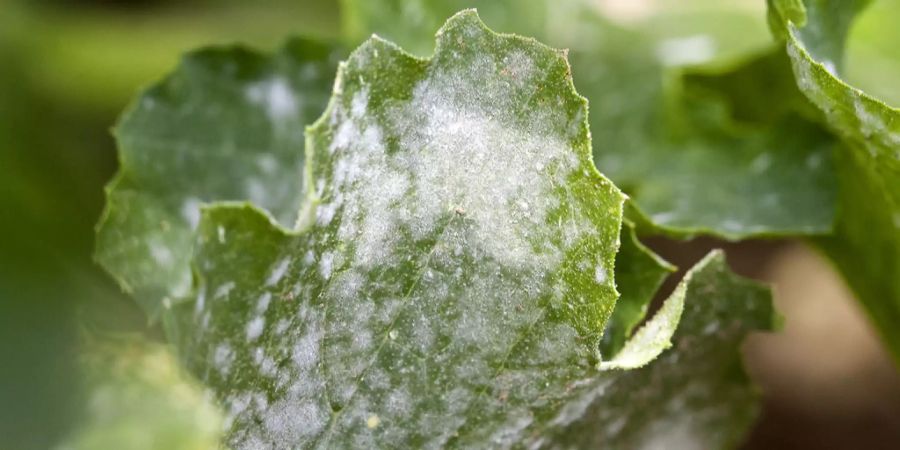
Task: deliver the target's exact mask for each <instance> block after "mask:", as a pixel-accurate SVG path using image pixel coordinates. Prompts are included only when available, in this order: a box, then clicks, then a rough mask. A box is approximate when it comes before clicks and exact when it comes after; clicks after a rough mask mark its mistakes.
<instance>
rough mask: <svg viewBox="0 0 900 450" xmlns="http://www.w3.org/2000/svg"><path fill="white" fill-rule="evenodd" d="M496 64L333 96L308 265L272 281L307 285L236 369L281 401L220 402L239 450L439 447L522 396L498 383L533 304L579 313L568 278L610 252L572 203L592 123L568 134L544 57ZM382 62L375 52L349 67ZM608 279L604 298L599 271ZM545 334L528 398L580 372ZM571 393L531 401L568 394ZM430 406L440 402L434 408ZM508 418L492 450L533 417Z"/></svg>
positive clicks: (250, 339)
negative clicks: (398, 87) (572, 269)
mask: <svg viewBox="0 0 900 450" xmlns="http://www.w3.org/2000/svg"><path fill="white" fill-rule="evenodd" d="M470 28H471V27H470ZM463 31H464V32H466V31H468V32H471V31H472V30H471V29H469V30H463ZM542 51H544V50H542ZM492 52H493V50H492V51H491V52H482V54H478V53H477V52H476V53H473V54H469V55H463V56H460V55H459V54H458V53H457V52H456V51H455V50H452V49H447V50H445V51H444V52H443V53H444V54H443V55H442V56H439V57H438V58H436V59H435V60H434V61H433V62H432V64H431V65H430V66H429V68H428V69H427V72H426V73H425V76H424V77H423V78H420V80H419V81H418V82H417V83H416V84H415V86H414V87H413V89H412V91H411V92H410V93H409V95H408V96H400V97H399V98H393V99H379V100H381V101H380V102H375V101H373V100H372V99H371V98H370V93H371V92H374V91H375V89H374V87H373V86H368V85H367V84H366V82H365V78H366V77H368V76H370V75H371V74H370V73H369V72H368V71H366V70H359V69H352V68H351V69H347V67H345V69H346V70H345V72H344V73H343V75H344V77H345V78H346V79H352V80H353V82H354V83H356V82H357V81H358V82H359V83H358V84H354V86H352V87H346V86H342V85H341V84H338V85H337V86H336V88H335V92H337V93H338V95H339V96H338V97H337V98H336V101H335V102H333V103H332V109H331V114H330V115H329V116H328V123H327V124H325V126H327V127H328V130H326V132H325V133H324V134H322V136H324V138H325V139H330V142H328V143H327V148H324V149H317V150H316V151H318V152H319V153H320V154H319V155H317V156H320V157H326V156H328V157H330V161H329V162H326V163H324V164H321V165H320V166H318V165H312V166H311V167H313V171H314V175H315V177H316V179H315V180H314V182H313V184H314V185H315V195H316V196H317V197H318V198H317V199H316V201H317V203H318V204H317V206H316V208H317V209H316V221H315V225H313V226H312V229H311V230H310V231H309V233H308V235H307V238H308V242H306V243H304V245H308V247H307V248H303V247H298V248H300V249H301V250H299V251H298V252H297V256H298V258H297V260H292V261H293V263H294V265H293V266H291V264H290V263H288V260H287V259H278V260H275V262H274V263H273V264H272V265H271V266H270V268H269V272H268V275H266V276H264V277H263V278H264V280H262V281H264V282H265V284H266V285H267V286H274V285H275V284H278V283H279V282H280V281H281V280H282V279H283V277H284V275H285V273H286V271H287V270H288V268H289V267H290V270H291V271H292V275H291V277H290V279H291V282H292V283H296V284H294V285H293V286H287V287H285V288H282V289H280V291H281V294H275V295H276V298H277V300H275V301H272V302H271V305H270V299H271V295H269V294H268V293H266V294H263V296H262V297H259V298H257V299H256V300H255V305H254V304H252V303H251V306H250V308H249V311H248V312H247V313H246V315H245V316H244V317H243V319H242V320H243V326H244V327H245V328H244V331H245V334H246V341H245V342H243V347H241V351H242V352H241V353H240V354H239V356H238V359H237V361H239V364H241V370H242V371H243V370H244V369H245V368H246V366H249V369H247V370H253V371H256V374H255V375H258V376H259V378H260V379H264V380H266V381H267V382H268V383H271V384H270V386H275V389H274V390H273V391H272V392H268V394H269V395H268V396H267V397H266V396H259V395H257V394H258V392H249V393H248V392H234V391H231V392H229V393H228V394H227V396H226V401H225V403H226V404H228V405H232V407H233V409H235V411H233V412H232V416H233V417H235V422H234V425H233V427H232V438H231V442H230V444H231V445H232V446H233V447H236V448H255V447H260V448H263V447H266V448H268V446H271V445H280V446H285V447H304V446H307V445H310V444H311V443H315V445H316V446H318V447H329V446H357V447H365V448H369V447H374V446H378V447H386V448H391V447H402V446H404V444H408V443H409V442H411V441H410V437H411V436H413V434H415V433H422V434H423V435H425V436H427V439H428V440H429V441H430V440H432V439H433V441H431V443H432V444H433V445H434V446H438V447H439V446H442V445H445V444H446V443H447V442H449V440H450V439H453V438H454V433H455V431H454V429H455V428H456V429H460V430H461V429H462V427H463V426H465V425H467V424H466V419H467V417H468V415H467V412H468V411H469V410H470V408H471V407H473V406H474V405H476V403H477V402H481V401H484V400H485V397H486V396H488V397H489V396H491V395H492V393H493V392H495V391H496V392H500V391H501V389H500V388H502V389H507V390H508V389H509V388H510V387H511V386H514V385H515V383H514V381H516V380H517V379H515V377H511V376H501V377H497V379H499V380H501V381H502V383H501V381H497V380H495V372H496V371H497V367H501V366H502V365H503V361H504V360H505V359H506V358H509V357H510V355H511V352H512V351H513V349H514V348H515V346H516V345H517V344H518V343H519V342H520V338H521V337H522V333H525V332H530V330H531V329H532V326H533V325H534V324H535V322H537V321H539V320H541V319H542V318H543V317H545V314H546V311H545V308H546V306H545V305H544V302H542V301H539V300H542V299H545V298H547V297H550V296H552V297H553V301H556V302H557V303H562V302H568V303H570V304H568V305H566V306H568V307H570V308H571V307H574V304H575V303H576V302H577V301H584V300H585V299H584V298H580V297H579V298H577V299H574V298H565V296H566V295H569V294H568V292H567V286H565V285H564V283H565V281H564V280H563V279H562V277H557V275H558V274H559V271H560V270H562V268H563V261H564V260H566V258H567V257H570V256H571V255H573V254H575V253H574V250H575V249H576V246H578V245H584V244H585V240H586V239H588V238H591V237H595V236H596V235H597V234H598V233H599V229H598V227H597V224H596V223H595V219H594V218H593V217H591V216H590V215H589V213H590V212H592V211H593V209H589V207H586V208H584V210H583V209H582V207H581V206H582V203H580V202H578V201H576V200H575V194H573V192H571V191H570V184H571V180H570V177H573V176H577V177H580V178H584V176H583V171H587V170H589V168H590V165H589V162H588V160H587V159H586V158H585V157H586V155H582V156H579V155H578V153H577V151H576V149H575V148H573V147H574V145H575V144H573V142H578V141H579V140H580V139H583V138H584V137H585V134H586V130H585V129H584V128H583V125H584V124H583V122H582V121H581V119H582V118H583V112H582V114H581V115H578V114H574V115H572V116H570V115H569V114H570V113H571V112H572V111H570V108H571V103H569V104H567V101H571V100H572V99H571V98H562V97H563V96H568V95H571V93H570V92H568V91H565V92H564V93H561V94H559V95H560V97H556V98H553V97H550V96H548V95H546V92H547V91H544V90H545V89H548V88H554V89H550V91H549V92H555V90H556V89H558V88H559V86H551V84H552V83H548V80H549V79H548V73H547V72H545V69H543V68H541V67H540V65H539V64H536V62H535V61H534V60H532V58H533V54H534V53H533V51H530V50H529V49H528V48H525V49H521V48H519V49H512V50H510V51H507V52H505V54H502V55H496V54H494V53H492ZM369 57H377V54H376V52H375V50H374V49H372V48H370V49H369V51H368V53H366V52H362V51H360V52H357V53H356V54H355V56H354V58H356V59H357V60H358V59H360V58H362V59H366V58H369ZM456 58H462V59H460V60H456V61H454V59H456ZM357 62H358V61H357ZM352 65H353V61H351V62H350V63H348V67H352ZM559 68H560V67H558V66H557V67H556V69H559ZM351 74H352V75H351ZM380 76H392V75H391V74H384V73H382V74H380ZM339 80H343V79H339ZM341 82H342V81H339V83H341ZM554 82H555V81H554ZM535 98H539V99H540V101H532V100H534V99H535ZM582 150H584V151H586V150H587V149H586V148H585V149H582ZM326 151H327V152H328V153H327V154H322V153H324V152H326ZM584 173H585V174H586V175H587V177H588V178H590V173H587V172H584ZM593 212H594V213H596V211H593ZM237 238H239V236H238V235H235V236H233V237H231V239H237ZM584 253H585V254H584V255H581V256H578V258H580V259H579V261H576V263H578V262H582V263H584V264H583V267H584V268H585V273H584V276H585V277H586V278H587V279H588V280H590V278H591V272H590V271H591V270H593V268H595V267H597V261H596V260H595V259H596V254H594V253H591V254H588V253H590V252H584ZM301 255H302V257H300V256H301ZM579 255H580V254H579ZM602 267H603V266H601V268H602ZM397 269H402V270H399V271H398V270H397ZM397 272H402V273H401V274H399V275H398V274H397ZM596 274H598V275H596V281H597V282H598V283H600V284H608V281H609V280H607V278H608V277H609V274H607V273H606V269H605V268H604V269H603V270H602V277H601V276H600V275H599V274H601V272H596ZM410 275H412V276H410ZM407 278H411V279H407ZM551 283H554V284H553V285H551ZM283 284H284V283H282V285H283ZM244 291H245V290H244V289H243V288H242V289H241V292H244ZM287 292H290V297H288V296H287V294H286V293H287ZM282 300H284V301H290V302H292V303H291V304H296V305H297V306H296V307H294V306H291V311H295V312H296V315H293V314H294V313H289V314H291V315H289V316H288V320H286V319H285V317H284V316H282V315H277V314H281V311H284V309H282V308H284V307H285V306H284V305H285V303H283V301H282ZM207 303H212V302H207ZM254 306H255V307H254ZM223 307H224V305H223ZM266 317H268V318H269V319H270V320H271V321H272V323H273V324H274V325H272V326H270V334H267V338H268V337H270V336H277V340H276V339H274V338H273V339H268V340H266V342H265V345H262V344H261V343H256V341H257V340H258V339H259V338H260V336H261V335H262V334H263V332H264V330H265V327H266ZM540 333H541V335H542V338H541V339H540V340H539V341H536V342H538V343H539V344H538V345H537V346H535V347H534V349H537V350H539V352H538V351H537V350H535V351H532V350H533V349H530V350H529V354H528V356H527V358H526V359H527V361H526V360H523V361H524V362H523V361H520V362H519V367H518V368H517V369H516V371H515V373H516V374H518V375H517V376H518V377H520V378H519V379H522V380H523V381H525V378H526V377H532V378H534V377H536V374H537V373H538V371H539V370H540V369H539V367H538V366H539V365H541V364H547V365H553V366H563V365H564V364H566V363H570V362H571V361H572V358H571V355H573V353H575V352H576V350H574V349H575V348H576V347H578V346H579V345H580V343H579V342H578V338H579V335H578V332H577V331H576V330H575V328H574V327H572V326H570V325H569V324H565V326H563V325H560V326H558V327H556V328H553V327H548V330H542V331H540ZM486 342H489V343H491V345H484V343H486ZM254 346H255V347H254ZM275 347H277V348H275ZM248 348H249V350H248ZM263 348H265V350H266V351H267V352H270V354H271V355H272V357H267V356H265V355H264V354H263V353H262V349H263ZM276 351H278V352H279V356H276ZM254 352H255V353H254ZM248 353H249V355H248ZM538 353H539V354H538ZM517 357H518V355H517ZM273 358H274V359H273ZM520 359H521V358H520ZM276 360H277V361H284V360H287V361H289V364H281V363H279V364H274V361H276ZM232 373H233V374H237V373H238V371H237V370H235V369H232ZM241 373H243V372H241ZM250 373H253V372H250ZM235 376H236V375H235ZM435 377H437V378H435ZM463 380H464V381H465V382H463ZM503 380H507V381H510V382H509V383H507V382H506V381H503ZM469 382H471V383H469ZM558 384H559V386H554V387H548V386H549V384H547V383H543V382H542V383H541V385H540V388H539V387H538V385H537V384H536V383H528V386H529V387H528V389H534V390H539V389H556V390H559V391H562V390H564V385H563V384H562V383H561V382H558ZM258 386H259V385H258ZM426 389H432V390H433V391H434V398H437V399H438V400H437V402H435V401H432V399H429V398H423V396H422V395H421V394H420V393H421V392H423V391H424V390H426ZM323 396H324V397H323ZM245 397H247V398H248V399H246V400H245ZM257 397H260V398H257ZM535 398H536V397H535ZM329 401H330V402H331V404H330V405H329V404H328V402H329ZM337 406H340V408H339V409H334V410H332V409H333V408H335V407H337ZM515 412H516V413H515V414H513V415H510V416H509V417H508V419H509V420H508V421H507V422H506V423H496V424H494V425H496V426H495V427H494V428H492V429H491V430H490V431H488V432H486V433H484V438H485V439H486V440H485V442H492V443H494V444H497V445H502V446H505V445H510V444H511V443H514V442H517V441H519V440H521V438H522V436H523V435H524V434H525V433H527V432H528V431H529V427H531V426H532V422H533V420H534V416H533V415H532V413H531V411H530V408H529V406H528V405H524V404H519V405H518V406H517V407H516V410H515ZM411 424H412V425H413V426H412V427H410V425H411ZM471 425H472V426H473V427H478V426H479V424H471Z"/></svg>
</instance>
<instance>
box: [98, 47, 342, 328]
mask: <svg viewBox="0 0 900 450" xmlns="http://www.w3.org/2000/svg"><path fill="white" fill-rule="evenodd" d="M340 56H341V52H340V51H339V50H338V49H336V48H334V47H331V46H325V45H322V44H317V43H314V42H310V41H306V40H300V39H297V40H293V41H291V42H289V43H288V44H287V45H286V46H285V47H284V48H283V49H281V51H279V52H278V54H277V55H275V56H274V57H272V58H269V57H267V56H263V55H260V54H257V53H254V52H251V51H248V50H245V49H242V48H239V47H233V48H219V49H208V50H202V51H199V52H195V53H192V54H190V55H188V56H187V57H186V58H185V59H184V61H183V62H182V64H181V65H180V66H179V68H178V70H177V71H176V72H175V73H173V74H172V75H170V76H169V77H168V78H166V79H165V80H163V81H162V82H161V83H160V84H158V85H156V86H154V87H152V88H151V89H149V90H148V91H147V92H146V93H145V94H144V95H142V96H141V97H140V98H139V99H138V100H137V102H136V103H135V104H134V105H132V107H131V108H130V109H129V110H128V112H127V113H126V114H125V115H124V117H123V118H122V120H121V122H120V123H119V125H118V126H117V127H116V130H115V134H116V138H117V140H118V143H119V149H120V153H119V155H120V160H121V164H122V169H121V170H120V172H119V174H118V176H117V177H116V178H115V180H113V182H112V183H111V184H110V186H109V188H108V190H107V197H108V200H107V209H106V212H105V213H104V216H103V218H102V219H101V221H100V224H99V225H98V238H97V239H98V244H97V249H98V250H97V253H96V258H97V260H98V261H99V262H100V263H101V264H102V265H103V266H104V267H105V268H106V269H107V270H108V271H109V272H110V273H111V274H113V275H114V276H115V277H116V278H117V279H118V280H119V282H120V284H121V285H122V287H123V288H124V289H125V290H126V291H128V292H130V293H131V294H133V295H134V296H135V297H136V298H137V300H138V302H139V303H140V304H141V306H143V307H144V309H145V310H146V311H147V312H148V313H149V314H150V315H151V317H155V316H156V315H157V314H158V313H159V310H160V308H161V305H162V304H163V303H164V302H166V303H169V302H172V301H174V300H175V299H177V298H179V297H180V296H183V295H186V294H187V293H188V292H189V289H190V287H191V273H190V268H189V261H190V257H191V243H192V240H193V231H192V229H193V228H194V227H196V225H197V222H198V221H199V219H200V206H201V205H202V204H204V203H207V202H213V201H221V200H245V199H246V200H250V201H253V202H254V203H255V204H257V205H259V206H260V207H262V208H265V209H266V210H267V211H268V212H269V213H271V214H272V215H273V217H274V218H275V219H277V220H278V221H280V223H282V224H285V225H286V226H290V225H292V224H293V223H294V221H296V220H297V218H298V217H297V212H298V211H299V208H300V198H301V196H300V195H299V193H300V192H301V191H302V190H303V189H304V185H303V177H302V173H303V170H304V168H303V146H304V137H303V129H304V127H305V125H306V124H308V123H309V122H311V121H312V120H314V119H315V118H316V117H318V115H319V114H321V112H322V110H323V109H324V108H325V104H326V102H327V100H328V94H329V92H330V91H329V88H330V86H331V82H332V80H333V76H334V70H335V67H336V65H337V58H338V57H340ZM164 299H167V300H164Z"/></svg>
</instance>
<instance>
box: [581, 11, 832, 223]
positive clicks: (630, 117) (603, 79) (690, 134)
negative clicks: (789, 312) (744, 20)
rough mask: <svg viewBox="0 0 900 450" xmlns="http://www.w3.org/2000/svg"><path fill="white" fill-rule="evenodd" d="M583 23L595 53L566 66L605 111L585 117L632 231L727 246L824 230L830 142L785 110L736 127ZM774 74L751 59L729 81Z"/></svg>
mask: <svg viewBox="0 0 900 450" xmlns="http://www.w3.org/2000/svg"><path fill="white" fill-rule="evenodd" d="M584 17H585V18H584V19H583V20H588V21H591V22H593V23H595V25H594V26H593V30H594V35H592V36H593V37H592V38H589V39H587V41H588V42H591V43H593V44H591V45H587V46H583V48H582V49H579V50H577V51H572V52H571V53H570V56H571V59H572V67H573V72H574V78H575V80H576V84H577V86H578V88H579V91H580V92H582V93H584V94H585V95H586V96H587V97H588V99H602V101H603V105H604V106H603V107H602V108H597V107H595V108H594V109H592V114H591V116H590V117H591V130H592V132H593V138H594V144H595V145H594V149H595V151H594V158H595V161H596V163H597V167H598V169H599V170H600V171H601V172H603V173H604V174H606V175H608V176H609V177H610V178H611V179H612V180H613V181H614V182H615V183H616V184H617V185H618V186H620V187H621V188H622V189H623V191H625V192H626V193H628V195H629V196H630V197H631V199H632V202H631V203H632V204H633V205H634V207H635V208H634V210H635V211H636V212H638V213H639V214H638V217H634V219H635V220H636V221H637V222H638V223H639V224H643V223H647V222H649V223H652V225H653V228H654V229H655V230H657V231H661V232H665V233H668V234H674V235H677V236H690V235H695V234H712V235H717V236H721V237H724V238H727V239H741V238H746V237H749V236H769V235H785V234H821V233H825V232H827V231H829V230H830V229H831V222H832V220H833V215H834V206H833V202H834V195H835V194H834V189H833V188H832V187H831V186H832V185H833V175H832V172H831V152H832V148H833V147H834V145H835V144H834V138H833V137H832V136H831V135H830V134H828V133H827V132H826V131H824V130H822V129H821V128H820V127H819V126H818V125H816V124H815V123H813V122H811V121H810V120H808V119H806V118H804V117H803V116H802V115H800V114H798V113H796V112H794V111H793V110H792V109H790V108H785V109H786V110H787V111H786V113H785V114H782V115H780V116H778V117H775V118H772V119H770V122H769V123H738V122H736V121H735V119H734V118H733V117H731V112H730V111H729V109H728V103H727V102H726V101H724V100H723V98H722V97H721V96H719V95H716V93H715V92H712V91H709V90H703V89H698V88H697V86H696V84H694V85H687V86H685V85H682V80H681V79H680V78H678V77H677V76H675V75H672V74H668V75H667V73H666V72H665V71H664V68H663V66H662V65H661V64H660V63H659V62H658V61H656V59H655V56H654V53H653V51H652V47H650V44H649V43H647V42H645V41H643V40H642V39H641V37H640V36H638V35H634V34H632V33H629V32H626V31H624V30H617V29H615V28H614V27H612V26H610V25H608V24H606V23H604V22H602V21H597V20H595V19H591V18H590V17H589V16H584ZM623 49H627V51H623ZM770 69H772V68H771V67H770V66H768V65H766V64H755V62H753V61H751V63H749V65H748V66H747V67H746V68H744V67H741V68H738V69H736V70H735V71H734V72H745V71H752V72H757V71H758V73H751V74H749V75H743V76H750V77H756V76H760V75H765V74H766V71H768V70H770ZM726 74H729V75H730V74H731V72H726ZM743 76H742V77H743ZM757 96H759V93H757ZM761 178H763V179H765V180H766V182H764V183H761V182H760V179H761Z"/></svg>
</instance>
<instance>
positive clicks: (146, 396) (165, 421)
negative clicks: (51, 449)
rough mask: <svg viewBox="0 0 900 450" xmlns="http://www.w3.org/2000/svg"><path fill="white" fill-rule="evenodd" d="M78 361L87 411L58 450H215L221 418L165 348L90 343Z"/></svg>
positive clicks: (138, 343)
mask: <svg viewBox="0 0 900 450" xmlns="http://www.w3.org/2000/svg"><path fill="white" fill-rule="evenodd" d="M88 347H89V348H87V349H86V350H85V355H84V356H83V366H84V370H85V372H86V373H87V383H88V398H87V405H88V406H87V410H86V411H85V414H84V415H83V416H82V417H81V424H80V425H79V426H78V427H77V428H76V429H75V430H73V432H72V433H71V435H70V436H68V437H67V438H66V439H64V440H63V442H62V443H60V444H59V445H58V446H57V447H56V448H57V449H59V450H94V449H127V450H156V449H167V450H168V449H171V450H205V449H208V450H214V449H218V448H220V445H219V443H220V440H221V435H222V425H223V423H222V414H221V413H220V412H219V411H218V410H216V408H215V406H214V405H212V404H211V402H210V399H209V397H208V396H206V395H204V393H203V389H202V387H201V386H200V385H199V384H197V383H196V382H195V381H194V380H192V379H190V378H188V377H187V376H186V375H185V374H184V373H182V371H181V369H180V368H179V367H178V363H177V361H176V359H175V358H174V357H173V356H172V354H171V353H170V352H169V351H168V349H167V348H166V347H163V346H161V345H158V344H149V343H146V342H141V341H138V340H129V339H121V341H114V342H112V341H111V342H93V343H91V344H89V345H88Z"/></svg>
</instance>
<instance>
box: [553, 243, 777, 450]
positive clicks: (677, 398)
mask: <svg viewBox="0 0 900 450" xmlns="http://www.w3.org/2000/svg"><path fill="white" fill-rule="evenodd" d="M679 289H682V290H684V292H685V294H684V295H685V300H684V303H683V306H684V310H683V312H680V315H681V321H680V323H679V324H678V330H677V331H676V332H675V334H674V336H673V337H672V345H673V346H672V348H671V349H670V350H669V351H667V352H665V353H663V354H662V355H660V357H659V358H657V359H656V360H654V361H653V362H651V363H650V364H648V365H647V366H646V367H644V368H641V369H638V370H631V371H612V372H606V373H605V374H604V375H602V376H601V377H599V378H597V379H594V380H592V381H591V382H590V383H585V384H584V385H579V386H578V388H577V393H576V394H575V398H576V399H575V400H571V401H570V403H568V405H567V407H566V408H567V411H568V413H570V414H568V415H560V416H558V417H557V418H556V419H555V422H557V423H560V424H561V425H562V426H560V427H558V428H555V429H548V430H545V431H542V432H538V433H536V434H537V435H538V436H541V439H543V441H544V446H545V447H552V448H613V449H615V448H625V449H627V448H669V447H677V448H732V447H736V446H737V445H738V444H739V443H740V442H741V438H742V437H743V435H744V433H745V432H746V430H747V427H748V426H749V425H751V424H752V423H753V420H754V418H755V417H756V415H757V413H758V410H759V408H758V406H757V401H756V400H757V396H758V395H757V392H756V390H755V389H754V388H753V387H752V386H751V385H750V384H749V383H748V380H747V376H746V375H745V374H744V372H743V369H742V367H741V360H740V352H739V350H738V349H739V346H740V343H741V341H742V340H743V338H744V337H745V336H746V335H747V333H749V332H752V331H756V330H771V329H772V328H773V326H774V323H775V317H776V316H775V313H774V311H773V309H772V302H771V294H770V292H769V289H767V288H765V287H763V286H761V285H759V284H758V283H755V282H752V281H749V280H746V279H743V278H741V277H738V276H736V275H734V274H732V273H731V272H730V271H729V270H728V267H727V265H726V264H725V259H724V257H723V255H722V253H721V252H713V253H711V254H710V255H707V257H706V258H704V259H703V260H702V261H701V262H699V263H697V265H696V266H695V267H694V268H693V269H691V270H690V271H689V272H688V274H687V275H686V277H685V280H684V281H682V283H681V285H680V286H679ZM676 292H677V291H676ZM674 298H676V297H674V296H673V298H672V299H670V300H669V301H667V303H669V302H672V301H673V299H674ZM664 309H665V307H664ZM654 320H655V319H654ZM645 326H646V325H645ZM564 411H566V410H564Z"/></svg>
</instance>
